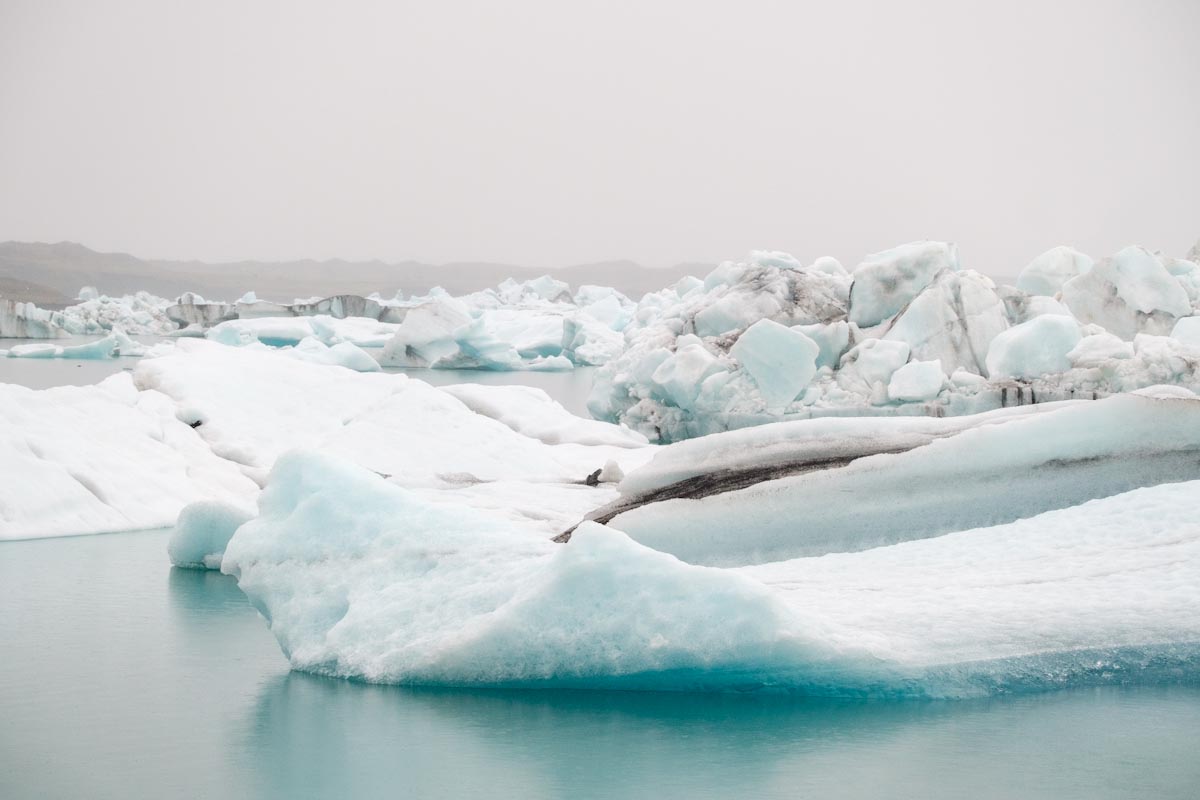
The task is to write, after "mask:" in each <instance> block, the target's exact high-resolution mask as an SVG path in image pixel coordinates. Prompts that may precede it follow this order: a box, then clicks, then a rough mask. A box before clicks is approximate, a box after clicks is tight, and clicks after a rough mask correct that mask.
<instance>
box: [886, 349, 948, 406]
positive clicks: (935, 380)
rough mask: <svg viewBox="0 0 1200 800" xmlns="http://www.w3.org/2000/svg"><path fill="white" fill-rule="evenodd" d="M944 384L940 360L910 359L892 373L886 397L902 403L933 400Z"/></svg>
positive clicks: (944, 375) (944, 378)
mask: <svg viewBox="0 0 1200 800" xmlns="http://www.w3.org/2000/svg"><path fill="white" fill-rule="evenodd" d="M945 385H946V373H945V372H944V371H943V370H942V362H940V361H936V360H935V361H910V362H908V363H907V364H905V365H904V366H902V367H900V369H898V370H896V371H895V372H894V373H892V379H891V381H889V382H888V397H889V398H890V399H892V400H898V401H900V402H904V403H910V402H915V403H921V402H924V401H926V400H933V399H934V398H935V397H937V396H938V393H940V392H941V391H942V387H943V386H945Z"/></svg>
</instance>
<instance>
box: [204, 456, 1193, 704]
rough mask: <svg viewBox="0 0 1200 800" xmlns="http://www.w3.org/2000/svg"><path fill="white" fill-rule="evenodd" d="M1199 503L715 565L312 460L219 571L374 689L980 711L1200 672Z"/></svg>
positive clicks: (263, 507) (1115, 504)
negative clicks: (578, 692)
mask: <svg viewBox="0 0 1200 800" xmlns="http://www.w3.org/2000/svg"><path fill="white" fill-rule="evenodd" d="M1198 490H1200V483H1198V482H1191V483H1178V484H1173V485H1166V486H1156V487H1152V488H1146V489H1139V490H1136V491H1132V492H1129V493H1125V494H1120V495H1116V496H1114V497H1110V498H1107V499H1104V500H1098V501H1095V502H1092V503H1088V504H1085V505H1082V506H1079V507H1075V508H1069V509H1064V510H1061V511H1053V512H1049V513H1047V514H1044V515H1040V516H1036V517H1032V518H1029V519H1025V520H1021V521H1019V522H1015V523H1011V524H1007V525H1002V526H998V527H992V528H982V529H973V530H966V531H962V532H958V533H952V534H949V535H946V536H941V537H938V538H935V539H926V540H922V541H914V542H906V543H902V544H896V545H892V546H888V547H881V548H877V549H874V550H870V551H867V552H857V553H840V554H836V555H829V556H825V557H823V558H796V559H790V560H787V561H782V562H775V563H770V564H763V565H761V566H754V567H742V568H735V569H718V568H712V567H703V566H695V565H691V564H687V563H684V562H682V561H680V560H678V559H676V558H674V557H673V556H671V555H668V554H666V553H662V552H657V551H655V550H651V549H649V548H647V547H645V546H643V545H640V544H638V543H636V542H635V541H633V540H631V539H630V538H629V537H628V536H626V535H625V534H623V533H622V532H620V531H619V530H612V529H609V528H605V527H603V526H600V525H597V524H594V523H588V524H586V525H583V526H581V527H580V528H579V530H578V531H577V532H576V535H575V536H574V537H573V538H572V540H571V541H570V543H568V544H566V545H557V544H553V543H550V542H548V541H546V540H545V539H542V538H539V537H537V536H531V535H528V533H527V532H526V531H524V530H522V529H521V528H520V527H519V526H514V525H513V524H510V523H508V522H506V521H505V520H501V519H498V518H496V517H495V516H493V515H490V514H487V513H484V512H481V511H479V510H476V509H467V508H454V507H448V506H442V505H436V504H432V503H429V502H427V501H426V500H425V499H423V498H422V497H421V496H420V495H418V494H416V493H414V492H412V491H409V490H405V489H403V488H401V487H397V486H394V485H392V484H390V483H389V482H387V481H385V480H383V479H382V478H380V477H379V476H377V475H374V474H371V473H370V472H368V471H366V470H364V469H362V468H360V467H356V466H354V465H352V464H348V463H345V462H342V461H339V460H337V459H334V458H330V457H328V456H323V455H319V454H316V453H311V452H297V453H290V454H288V455H286V456H285V457H283V458H281V459H280V461H279V462H278V463H277V465H276V466H275V469H274V470H273V472H272V474H271V477H270V479H269V481H268V484H267V487H266V490H265V491H264V492H263V494H262V496H261V497H260V500H259V507H258V515H257V516H256V517H255V518H254V519H252V520H250V521H248V522H246V523H245V524H243V525H242V526H241V527H239V528H238V529H237V532H236V533H235V534H234V535H233V537H232V539H231V540H230V541H229V543H228V546H227V548H226V549H225V554H224V558H223V560H222V562H221V569H222V571H223V572H226V573H228V574H231V575H234V576H235V577H236V578H237V580H238V585H239V586H240V587H241V589H242V591H244V592H245V593H246V594H247V595H248V596H249V597H250V598H251V600H252V602H253V603H254V604H255V606H256V607H257V608H259V609H260V610H261V611H262V613H263V615H264V617H265V618H266V620H267V622H268V624H269V626H270V628H271V631H272V633H273V634H274V635H275V637H276V639H277V640H278V642H279V644H280V647H281V649H282V650H283V652H284V654H285V655H286V656H287V658H288V659H289V661H290V663H291V665H292V667H293V668H295V669H300V670H305V671H309V672H314V673H319V674H325V675H332V676H340V677H353V678H357V679H360V680H366V681H371V682H379V683H399V684H425V685H450V686H491V687H555V686H559V687H583V688H608V689H654V690H736V691H748V690H775V691H779V690H787V691H793V692H799V693H805V694H817V695H833V696H855V697H860V696H881V697H965V696H979V695H987V694H993V693H999V692H1013V691H1027V690H1038V689H1046V688H1054V687H1059V686H1064V685H1080V684H1088V683H1106V682H1113V681H1121V682H1130V681H1139V682H1154V681H1161V680H1178V679H1179V677H1180V676H1181V675H1182V676H1192V675H1195V674H1197V669H1198V668H1200V644H1197V642H1200V599H1198V596H1197V594H1196V592H1195V591H1194V586H1195V585H1196V583H1197V581H1198V580H1200V526H1197V525H1196V523H1195V521H1194V514H1193V505H1194V496H1195V493H1196V492H1197V491H1198ZM1148 509H1153V510H1154V514H1153V515H1152V516H1151V515H1148V514H1147V510H1148ZM430 598H436V599H437V602H430V601H429V600H430Z"/></svg>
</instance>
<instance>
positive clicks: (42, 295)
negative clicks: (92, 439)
mask: <svg viewBox="0 0 1200 800" xmlns="http://www.w3.org/2000/svg"><path fill="white" fill-rule="evenodd" d="M713 266H714V265H712V264H699V263H694V264H678V265H676V266H673V267H668V268H666V269H651V268H649V267H643V266H641V265H639V264H637V263H635V262H633V261H627V260H625V261H606V262H600V263H595V264H581V265H576V266H569V267H560V268H557V269H550V270H539V269H530V268H528V267H521V266H516V265H511V264H493V263H487V262H464V263H450V264H440V265H438V264H426V263H422V262H419V261H401V262H397V263H387V262H384V261H379V260H375V261H346V260H343V259H331V260H327V261H315V260H312V259H304V260H301V261H282V262H270V261H236V262H225V263H214V264H209V263H205V262H202V261H171V260H161V259H141V258H138V257H136V256H133V255H130V254H128V253H101V252H97V251H95V250H92V249H90V248H88V247H85V246H84V245H81V244H77V243H75V242H58V243H55V244H47V243H42V242H3V243H0V295H4V296H6V297H10V298H12V299H16V300H35V301H37V300H39V299H40V300H41V301H42V302H46V303H59V302H61V301H62V298H73V297H75V295H76V293H77V292H78V291H79V289H80V287H82V286H95V287H96V288H97V289H99V290H100V292H101V293H103V294H110V295H119V294H128V293H132V292H135V291H138V290H145V291H148V292H151V293H152V294H156V295H160V296H163V297H168V298H172V297H176V296H178V295H179V294H181V293H183V292H185V291H192V292H197V293H198V294H201V295H203V296H205V297H206V298H212V299H218V300H235V299H237V298H238V297H239V296H241V295H242V294H243V293H245V292H247V291H251V290H252V291H254V292H256V293H257V294H258V295H259V297H261V298H264V299H272V300H281V301H291V300H292V299H294V298H297V297H312V296H316V295H320V296H323V297H324V296H329V295H334V294H360V295H367V294H370V293H371V292H379V293H380V294H381V295H383V296H384V297H390V296H392V295H394V294H395V293H396V291H397V290H400V291H403V292H404V293H405V294H406V295H407V294H424V293H425V292H427V291H429V289H431V288H433V287H434V286H441V287H443V288H445V289H446V290H447V291H449V292H450V293H452V294H466V293H468V292H473V291H478V290H480V289H486V288H487V287H489V286H495V285H496V284H498V283H500V282H501V281H502V280H504V279H505V278H515V279H516V280H519V281H520V280H527V279H530V278H536V277H538V276H540V275H547V274H548V275H551V276H553V277H555V278H557V279H558V280H563V281H566V282H567V283H569V284H571V286H572V287H578V286H579V285H581V284H585V283H595V284H602V285H605V286H612V287H614V288H616V289H619V290H620V291H622V292H625V293H626V294H628V295H630V296H632V297H634V298H638V297H640V296H641V295H643V294H645V293H646V292H651V291H655V290H657V289H661V288H663V287H665V286H668V285H670V284H671V283H674V282H675V281H677V280H678V279H679V278H681V277H683V276H685V275H689V274H694V275H700V276H703V275H704V274H706V273H707V272H708V271H709V270H711V269H712V267H713ZM21 293H26V294H29V295H30V296H28V297H24V296H20V294H21ZM56 294H57V295H58V296H59V297H57V298H56V297H55V295H56Z"/></svg>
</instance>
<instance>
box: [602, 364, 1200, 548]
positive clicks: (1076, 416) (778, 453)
mask: <svg viewBox="0 0 1200 800" xmlns="http://www.w3.org/2000/svg"><path fill="white" fill-rule="evenodd" d="M1198 454H1200V399H1197V397H1196V396H1195V395H1194V394H1192V393H1191V392H1189V391H1187V390H1186V389H1180V388H1178V387H1164V388H1155V389H1148V390H1142V391H1141V392H1138V393H1131V394H1122V395H1117V396H1113V397H1109V398H1106V399H1103V400H1098V401H1094V402H1092V401H1067V402H1058V403H1046V404H1039V405H1034V406H1019V407H1015V408H1007V409H998V410H996V411H991V412H988V413H985V414H979V415H973V416H962V417H945V418H932V417H911V418H898V417H883V418H846V419H829V418H826V419H814V420H803V421H798V422H780V423H775V424H772V425H764V426H759V427H755V428H748V429H746V430H740V431H731V432H728V433H721V434H715V435H712V436H706V437H702V438H699V439H692V440H689V441H685V442H679V443H676V444H673V445H670V446H669V447H666V448H662V449H660V450H658V451H657V452H656V454H655V455H654V458H653V460H652V461H651V462H650V463H649V464H648V465H647V466H645V467H643V468H642V469H640V470H636V471H634V472H631V473H629V474H628V475H627V476H626V477H625V479H624V480H623V481H622V482H621V484H620V485H619V487H618V489H619V491H620V493H621V498H620V499H619V500H617V501H616V502H614V503H613V504H612V505H610V506H608V507H606V508H600V509H597V510H596V511H594V512H592V513H590V514H589V515H588V518H589V519H593V520H599V521H601V522H604V523H606V524H608V525H611V526H612V527H615V528H617V529H618V530H621V531H623V532H624V533H626V534H628V535H629V536H630V537H632V538H633V539H635V540H637V541H639V542H641V543H643V544H645V545H647V546H649V547H653V548H654V549H656V550H662V551H664V552H668V553H672V554H673V555H676V556H678V557H679V558H681V559H683V560H685V561H688V562H692V563H698V564H707V565H720V566H730V565H742V564H751V563H762V562H765V561H771V560H778V559H784V558H792V557H799V556H816V555H822V554H825V553H829V552H842V551H849V550H863V549H867V548H871V547H879V546H883V545H890V544H895V543H898V542H901V541H905V540H909V539H917V538H925V537H930V536H937V535H940V534H944V533H947V532H950V531H955V530H963V529H966V528H972V527H980V526H986V525H997V524H1003V523H1008V522H1012V521H1014V520H1017V519H1020V518H1023V517H1027V516H1031V515H1033V514H1036V513H1040V512H1043V511H1049V510H1052V509H1059V508H1064V507H1066V506H1071V505H1077V504H1080V503H1083V502H1086V501H1088V500H1092V499H1095V498H1099V497H1105V496H1109V495H1113V494H1117V493H1119V492H1125V491H1130V490H1132V489H1136V488H1140V487H1144V486H1150V485H1154V484H1159V483H1169V482H1175V481H1185V480H1196V479H1200V459H1198V458H1197V455H1198Z"/></svg>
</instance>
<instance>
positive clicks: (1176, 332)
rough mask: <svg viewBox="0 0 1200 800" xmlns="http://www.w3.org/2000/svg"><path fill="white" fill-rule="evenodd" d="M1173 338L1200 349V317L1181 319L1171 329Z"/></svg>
mask: <svg viewBox="0 0 1200 800" xmlns="http://www.w3.org/2000/svg"><path fill="white" fill-rule="evenodd" d="M1171 336H1172V338H1175V339H1178V340H1179V341H1181V342H1183V343H1184V344H1190V345H1193V346H1194V347H1200V316H1195V317H1181V318H1180V320H1179V321H1178V322H1176V323H1175V327H1174V328H1172V329H1171Z"/></svg>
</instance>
